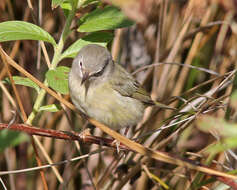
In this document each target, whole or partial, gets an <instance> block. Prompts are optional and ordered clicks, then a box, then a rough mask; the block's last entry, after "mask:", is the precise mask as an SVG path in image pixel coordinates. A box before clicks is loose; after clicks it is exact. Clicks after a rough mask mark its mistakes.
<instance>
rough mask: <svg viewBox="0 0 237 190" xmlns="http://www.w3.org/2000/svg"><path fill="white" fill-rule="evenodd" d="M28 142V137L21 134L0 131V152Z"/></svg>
mask: <svg viewBox="0 0 237 190" xmlns="http://www.w3.org/2000/svg"><path fill="white" fill-rule="evenodd" d="M28 140H29V136H28V135H27V134H25V133H22V132H17V131H11V130H7V129H5V130H1V131H0V142H1V143H0V152H2V151H3V150H4V149H6V148H9V147H14V146H17V145H19V144H20V143H23V142H26V141H28Z"/></svg>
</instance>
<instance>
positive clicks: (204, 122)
mask: <svg viewBox="0 0 237 190" xmlns="http://www.w3.org/2000/svg"><path fill="white" fill-rule="evenodd" d="M197 126H198V128H199V129H201V130H202V131H204V132H210V131H212V130H214V131H215V133H218V135H219V136H221V137H237V124H235V123H228V122H226V121H225V120H224V119H223V118H215V117H211V116H205V117H201V118H199V119H198V120H197Z"/></svg>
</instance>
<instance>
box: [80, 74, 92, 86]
mask: <svg viewBox="0 0 237 190" xmlns="http://www.w3.org/2000/svg"><path fill="white" fill-rule="evenodd" d="M89 74H90V73H89V72H88V71H85V72H83V76H82V79H81V85H83V84H84V83H85V82H86V80H87V79H89V76H90V75H89Z"/></svg>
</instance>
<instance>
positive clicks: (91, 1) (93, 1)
mask: <svg viewBox="0 0 237 190" xmlns="http://www.w3.org/2000/svg"><path fill="white" fill-rule="evenodd" d="M99 3H100V1H99V0H84V1H83V2H82V7H86V6H88V5H92V4H99Z"/></svg>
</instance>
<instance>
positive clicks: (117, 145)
mask: <svg viewBox="0 0 237 190" xmlns="http://www.w3.org/2000/svg"><path fill="white" fill-rule="evenodd" d="M114 145H115V146H116V149H117V153H118V154H119V152H120V142H119V141H118V140H116V139H115V140H114V141H113V142H112V146H114Z"/></svg>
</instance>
